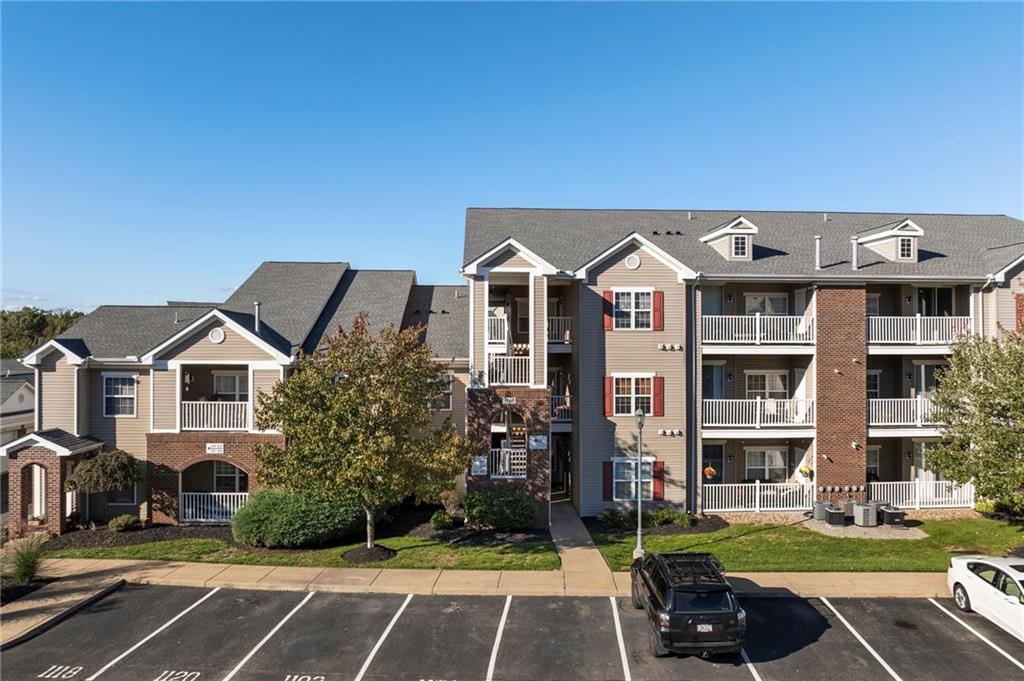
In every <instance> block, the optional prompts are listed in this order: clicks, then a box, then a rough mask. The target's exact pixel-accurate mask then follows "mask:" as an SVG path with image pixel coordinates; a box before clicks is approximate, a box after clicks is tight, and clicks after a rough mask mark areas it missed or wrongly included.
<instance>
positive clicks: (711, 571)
mask: <svg viewBox="0 0 1024 681" xmlns="http://www.w3.org/2000/svg"><path fill="white" fill-rule="evenodd" d="M658 560H659V561H660V562H661V564H662V566H664V568H665V576H666V577H668V580H669V582H670V583H671V586H686V585H694V584H721V585H725V584H727V582H726V581H725V576H724V575H723V573H724V572H725V568H723V567H722V564H721V563H720V562H719V560H718V559H717V558H715V556H714V555H713V554H710V553H688V552H685V551H679V552H671V553H662V554H659V555H658Z"/></svg>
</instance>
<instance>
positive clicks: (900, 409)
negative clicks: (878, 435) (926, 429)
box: [868, 395, 935, 426]
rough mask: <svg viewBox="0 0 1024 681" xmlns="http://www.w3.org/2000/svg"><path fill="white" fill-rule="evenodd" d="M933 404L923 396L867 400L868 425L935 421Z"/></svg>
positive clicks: (901, 424)
mask: <svg viewBox="0 0 1024 681" xmlns="http://www.w3.org/2000/svg"><path fill="white" fill-rule="evenodd" d="M934 411H935V405H933V404H932V401H931V400H929V399H928V398H926V397H923V396H920V395H919V396H917V397H900V398H892V399H890V398H882V399H871V400H868V425H869V426H924V425H932V424H934V423H935V419H934V418H933V416H932V415H933V413H934Z"/></svg>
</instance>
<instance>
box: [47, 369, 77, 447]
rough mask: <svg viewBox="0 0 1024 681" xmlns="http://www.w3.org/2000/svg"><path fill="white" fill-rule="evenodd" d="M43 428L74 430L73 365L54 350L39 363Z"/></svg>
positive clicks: (70, 431) (71, 431)
mask: <svg viewBox="0 0 1024 681" xmlns="http://www.w3.org/2000/svg"><path fill="white" fill-rule="evenodd" d="M39 383H40V385H39V388H40V397H39V400H40V405H41V407H40V409H41V411H42V414H41V419H40V420H41V424H42V429H43V430H46V429H47V428H61V429H63V430H66V431H67V432H69V433H74V432H75V417H76V414H75V367H74V366H72V365H71V364H68V361H67V360H66V359H65V358H64V355H63V354H61V353H60V352H57V351H54V352H51V353H49V354H47V355H46V356H45V357H43V358H42V361H41V362H40V363H39Z"/></svg>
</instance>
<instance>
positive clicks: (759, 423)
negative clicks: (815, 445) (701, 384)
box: [703, 397, 814, 428]
mask: <svg viewBox="0 0 1024 681" xmlns="http://www.w3.org/2000/svg"><path fill="white" fill-rule="evenodd" d="M703 411H704V425H705V426H731V427H740V428H771V427H778V426H813V425H814V400H800V399H788V400H773V399H761V398H760V397H758V398H756V399H753V400H704V410H703Z"/></svg>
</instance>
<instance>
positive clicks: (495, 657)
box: [487, 595, 512, 681]
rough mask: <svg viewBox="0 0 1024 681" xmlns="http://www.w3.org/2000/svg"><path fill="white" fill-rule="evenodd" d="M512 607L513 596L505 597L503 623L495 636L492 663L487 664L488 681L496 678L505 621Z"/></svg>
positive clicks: (502, 613)
mask: <svg viewBox="0 0 1024 681" xmlns="http://www.w3.org/2000/svg"><path fill="white" fill-rule="evenodd" d="M510 605H512V596H511V595H508V596H506V597H505V609H504V610H502V611H501V621H500V622H498V633H497V634H496V635H495V636H494V647H493V648H491V661H490V662H488V663H487V681H491V680H492V679H493V678H494V663H495V662H497V661H498V647H499V646H501V632H503V631H505V620H507V619H508V608H509V606H510Z"/></svg>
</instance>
